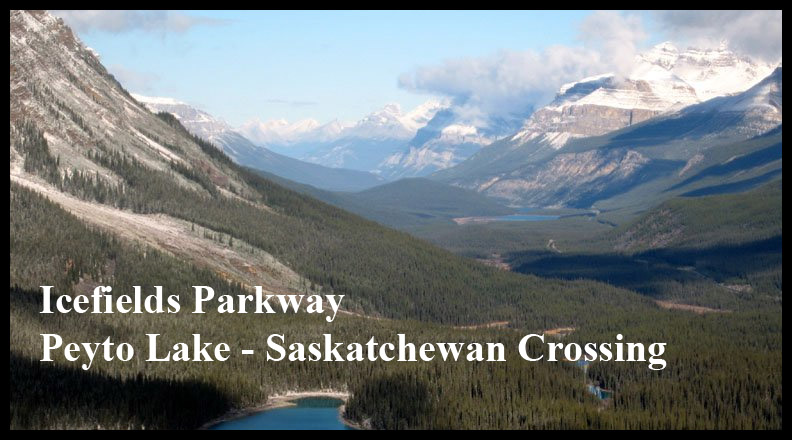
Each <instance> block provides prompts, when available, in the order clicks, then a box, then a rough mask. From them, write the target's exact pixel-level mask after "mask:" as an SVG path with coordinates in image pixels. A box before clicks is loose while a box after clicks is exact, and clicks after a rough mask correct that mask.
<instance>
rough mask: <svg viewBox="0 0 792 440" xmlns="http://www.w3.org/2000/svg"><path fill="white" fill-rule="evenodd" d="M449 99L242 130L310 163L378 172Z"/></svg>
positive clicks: (257, 123)
mask: <svg viewBox="0 0 792 440" xmlns="http://www.w3.org/2000/svg"><path fill="white" fill-rule="evenodd" d="M448 106H449V103H448V102H446V101H439V100H429V101H427V102H425V103H423V104H421V105H419V106H417V107H416V108H414V109H412V110H410V111H408V112H405V111H403V110H402V108H401V106H399V104H396V103H390V104H387V105H385V106H384V107H382V108H381V109H378V110H376V111H374V112H372V113H370V114H368V115H366V116H365V117H363V118H361V119H360V120H359V121H357V122H355V123H343V122H339V121H337V120H335V121H331V122H329V123H327V124H319V123H318V122H317V121H315V120H312V119H307V120H303V121H298V122H295V123H289V122H288V121H285V120H271V121H265V122H261V121H257V120H253V121H249V122H247V123H245V124H244V125H243V126H242V127H240V128H239V131H240V132H241V133H243V134H244V135H245V136H247V137H249V138H250V139H251V140H252V141H253V142H255V143H257V144H259V145H262V146H264V147H267V148H269V149H271V150H273V151H277V152H279V153H281V154H286V155H288V156H291V157H295V158H299V159H301V160H305V161H308V162H312V163H316V164H320V165H324V166H329V167H334V168H342V167H343V168H351V169H356V170H361V171H371V172H374V173H378V172H379V170H378V166H379V165H380V164H381V163H382V162H383V161H384V160H385V159H386V158H387V157H388V156H390V155H392V154H394V153H396V152H400V151H401V150H402V149H404V148H405V147H406V145H407V144H408V142H409V141H410V139H412V138H413V137H414V136H415V135H416V133H417V132H418V131H419V130H420V129H421V128H423V127H424V126H426V125H427V124H428V123H429V121H431V120H432V118H433V117H434V116H435V114H436V113H437V112H438V111H439V110H442V109H444V108H447V107H448Z"/></svg>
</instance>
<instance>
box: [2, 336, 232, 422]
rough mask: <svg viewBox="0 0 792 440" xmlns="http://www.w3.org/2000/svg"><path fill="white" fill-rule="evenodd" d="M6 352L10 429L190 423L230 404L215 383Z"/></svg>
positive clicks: (199, 420)
mask: <svg viewBox="0 0 792 440" xmlns="http://www.w3.org/2000/svg"><path fill="white" fill-rule="evenodd" d="M11 331H13V329H11ZM10 357H11V363H10V370H11V378H10V388H11V428H12V429H44V428H97V427H99V426H101V427H102V428H111V429H112V428H121V429H127V428H131V429H141V428H145V429H195V428H197V427H200V426H201V425H202V424H203V423H205V422H206V421H208V420H210V419H212V418H215V417H218V416H220V415H222V414H223V413H224V412H225V411H227V410H228V408H229V407H230V406H231V401H230V399H229V398H228V397H226V396H225V395H224V394H223V393H221V392H220V391H218V390H217V389H216V388H214V387H212V386H210V385H207V384H203V383H199V382H195V381H179V380H165V379H153V378H146V377H143V376H141V375H138V376H136V377H131V378H126V379H121V378H117V377H110V376H108V375H106V374H102V373H97V372H94V371H82V370H79V369H77V368H67V367H63V366H61V365H57V364H53V363H51V362H41V361H39V360H37V359H29V358H26V357H23V356H21V355H19V354H17V353H14V352H13V351H12V352H11V355H10Z"/></svg>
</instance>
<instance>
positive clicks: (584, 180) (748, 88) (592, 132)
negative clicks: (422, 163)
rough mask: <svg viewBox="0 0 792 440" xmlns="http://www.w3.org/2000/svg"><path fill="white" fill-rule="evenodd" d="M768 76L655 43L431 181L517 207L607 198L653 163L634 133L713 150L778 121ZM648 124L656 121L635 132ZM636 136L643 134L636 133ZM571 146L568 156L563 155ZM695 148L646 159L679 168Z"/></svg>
mask: <svg viewBox="0 0 792 440" xmlns="http://www.w3.org/2000/svg"><path fill="white" fill-rule="evenodd" d="M771 73H773V66H771V65H769V64H763V63H757V62H753V61H751V60H748V59H745V58H742V57H739V56H737V55H735V54H733V53H731V52H729V51H728V50H726V49H725V48H720V49H716V50H697V49H687V50H679V49H677V48H676V47H674V46H673V45H670V44H667V43H666V44H662V45H659V46H657V47H655V48H653V49H652V50H650V51H648V52H647V53H645V54H642V55H640V56H639V57H637V59H636V62H635V67H634V69H633V71H632V73H631V74H630V75H628V76H627V77H624V78H618V77H616V76H615V75H611V74H605V75H599V76H595V77H591V78H586V79H583V80H581V81H578V82H575V83H570V84H566V85H564V86H562V87H561V88H560V89H559V91H558V93H557V95H556V98H555V99H554V100H553V102H552V103H550V104H549V105H547V106H545V107H543V108H541V109H539V110H537V111H536V112H535V113H534V114H533V115H532V116H531V117H530V118H528V120H527V121H526V122H525V124H524V126H523V127H522V129H521V130H520V131H518V132H517V133H516V134H514V135H512V136H510V137H508V138H506V139H504V140H502V141H499V142H496V143H494V144H493V145H492V146H490V147H488V148H486V149H483V150H481V151H480V152H478V153H477V154H476V155H474V156H473V157H471V158H470V159H468V160H467V161H464V162H462V163H460V164H458V165H457V166H455V167H454V168H450V169H447V170H444V171H440V172H438V173H436V174H435V175H434V177H435V178H438V179H440V180H442V181H446V182H449V183H453V184H456V185H460V186H463V187H466V188H471V189H475V190H477V191H481V192H484V193H485V194H488V195H491V196H494V197H498V198H502V199H505V200H508V201H509V202H511V203H513V204H517V205H537V206H546V205H554V206H565V205H580V204H581V203H583V201H591V200H593V199H592V197H593V194H597V193H599V194H601V195H606V194H612V193H614V191H616V190H617V187H618V185H628V184H629V182H630V181H632V180H631V179H635V178H637V176H641V175H644V177H645V173H649V174H652V169H653V167H654V166H653V163H654V161H653V160H652V159H651V158H647V157H646V154H647V153H643V152H642V151H643V150H638V149H637V148H636V146H637V145H638V143H640V142H643V141H642V140H641V138H640V136H646V137H647V138H649V139H652V140H651V142H655V143H657V144H659V143H662V142H669V141H670V140H671V139H676V140H677V141H680V142H682V141H683V140H684V139H689V140H695V139H708V142H709V143H710V144H712V143H715V142H716V140H717V139H745V138H748V137H751V136H755V135H757V134H760V133H762V132H764V131H767V130H769V129H772V128H773V127H775V126H776V125H778V124H780V122H781V105H780V102H781V96H780V95H781V81H780V68H779V70H778V71H777V72H776V73H773V74H772V75H770V74H771ZM768 75H769V76H768ZM763 78H766V79H763ZM737 92H739V93H737ZM710 98H711V99H710ZM705 100H707V101H706V102H702V101H705ZM655 120H660V121H661V122H659V123H658V124H656V125H653V126H652V127H649V128H646V129H639V128H638V127H641V126H642V125H643V124H647V123H651V121H655ZM630 127H636V130H638V131H636V132H635V135H625V136H624V137H619V139H620V140H619V141H615V142H610V143H609V144H608V145H609V147H608V151H607V152H599V151H589V152H580V147H578V146H576V147H574V148H572V147H569V146H570V145H572V144H571V142H572V141H573V140H577V141H575V144H574V145H581V143H583V144H585V142H586V141H584V139H585V138H593V137H597V136H604V135H607V134H609V133H614V132H617V131H618V130H626V129H628V128H630ZM640 130H645V131H646V130H648V131H646V134H643V135H640V136H639V134H638V133H644V131H640ZM606 137H607V136H606ZM627 139H633V142H634V143H633V144H632V145H631V144H630V142H629V141H627ZM594 143H595V144H596V143H597V142H594ZM606 143H607V142H606ZM694 145H695V144H694ZM570 148H572V149H573V150H575V151H566V150H568V149H570ZM699 149H700V148H699V147H696V146H688V147H685V146H684V145H682V146H681V147H680V148H677V149H675V150H674V151H673V152H672V151H671V150H669V151H667V152H665V153H659V152H653V154H655V156H656V157H657V158H662V159H672V160H674V161H681V163H685V162H687V161H689V160H690V159H691V158H692V157H693V156H694V155H695V154H698V153H699ZM586 161H590V163H586ZM658 163H665V162H658ZM641 173H644V174H641Z"/></svg>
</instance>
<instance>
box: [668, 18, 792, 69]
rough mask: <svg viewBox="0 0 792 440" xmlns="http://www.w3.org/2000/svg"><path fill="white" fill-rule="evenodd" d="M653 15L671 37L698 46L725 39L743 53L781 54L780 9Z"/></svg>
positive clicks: (772, 58)
mask: <svg viewBox="0 0 792 440" xmlns="http://www.w3.org/2000/svg"><path fill="white" fill-rule="evenodd" d="M655 17H656V19H657V21H658V24H659V25H660V27H661V28H662V29H664V30H666V31H667V32H668V33H669V34H670V35H671V37H672V38H674V39H681V40H687V41H688V42H689V43H690V44H692V45H695V46H698V47H704V46H717V45H718V44H720V43H721V42H723V41H726V42H727V43H728V46H729V48H730V49H731V50H733V51H735V52H738V53H741V54H743V55H748V56H751V57H757V58H761V59H763V60H764V61H769V62H776V61H778V60H780V58H781V11H657V12H655Z"/></svg>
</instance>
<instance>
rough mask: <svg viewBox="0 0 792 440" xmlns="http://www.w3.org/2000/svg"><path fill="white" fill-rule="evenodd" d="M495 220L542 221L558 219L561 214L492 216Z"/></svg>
mask: <svg viewBox="0 0 792 440" xmlns="http://www.w3.org/2000/svg"><path fill="white" fill-rule="evenodd" d="M490 218H491V219H492V220H491V221H494V222H541V221H544V220H558V219H559V218H561V216H560V215H539V214H511V215H501V216H498V217H490Z"/></svg>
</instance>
